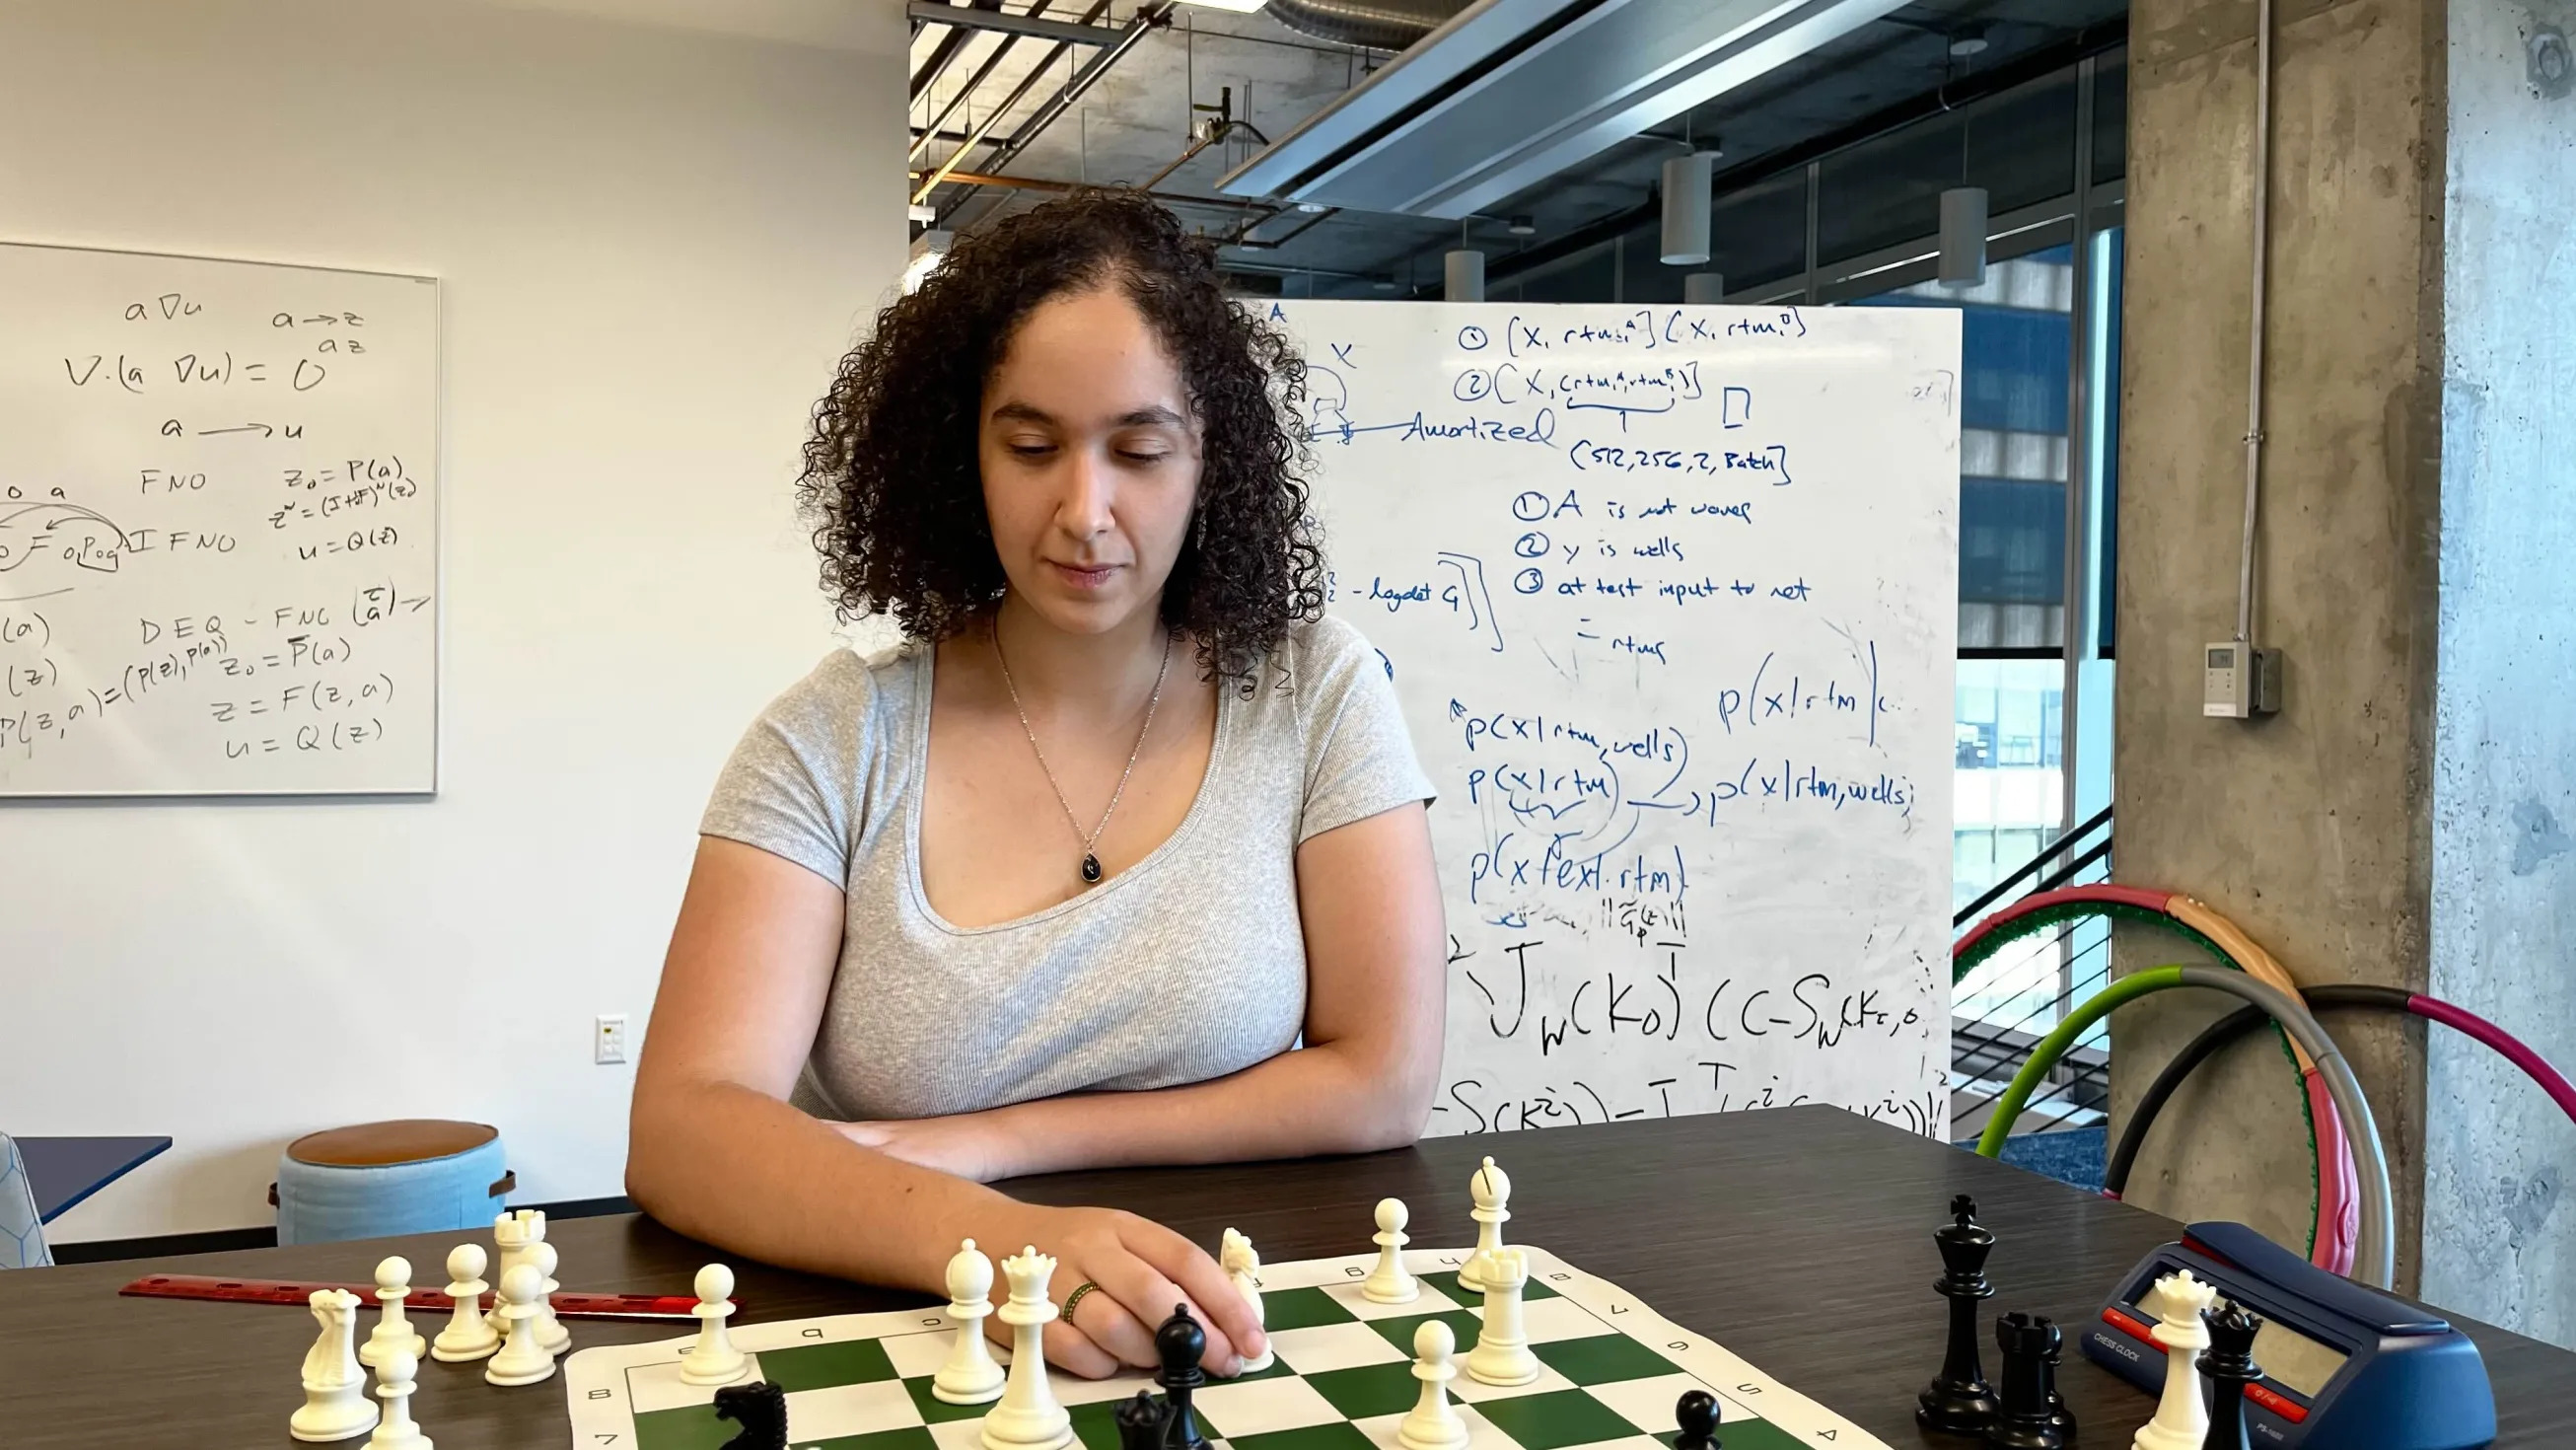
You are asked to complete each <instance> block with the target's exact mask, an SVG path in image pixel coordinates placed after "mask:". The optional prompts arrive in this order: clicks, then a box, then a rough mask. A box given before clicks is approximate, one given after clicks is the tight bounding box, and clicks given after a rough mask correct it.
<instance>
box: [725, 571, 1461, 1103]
mask: <svg viewBox="0 0 2576 1450" xmlns="http://www.w3.org/2000/svg"><path fill="white" fill-rule="evenodd" d="M935 653H936V652H935V651H934V650H932V649H930V648H928V647H926V646H914V645H906V646H902V647H899V648H897V649H894V650H891V651H888V652H887V653H885V654H882V655H879V656H876V657H874V658H871V659H864V660H863V659H861V658H860V657H859V656H857V655H855V654H852V653H850V652H849V651H846V650H843V651H837V652H835V653H833V654H832V655H830V656H827V657H826V658H825V659H824V660H823V662H822V663H821V664H819V665H817V666H815V668H814V672H813V673H812V674H810V675H807V676H806V677H805V678H804V679H803V680H802V681H800V682H799V683H797V684H796V685H795V686H794V687H793V688H791V689H790V690H788V691H787V693H786V694H784V695H781V696H779V697H778V698H777V699H776V700H775V701H773V702H771V704H770V706H769V708H768V709H767V710H765V711H763V712H762V713H761V716H760V718H759V719H758V720H757V721H755V722H754V723H753V725H752V727H751V729H750V731H749V732H748V733H746V734H745V735H744V736H743V739H742V743H741V744H740V745H739V746H737V747H735V750H734V753H733V759H732V760H731V761H730V762H728V763H727V764H726V766H725V768H724V773H723V774H722V775H721V776H720V777H718V779H717V781H716V789H715V797H714V799H713V800H712V801H710V802H709V803H708V806H707V813H706V818H705V820H704V821H703V822H702V823H701V825H700V827H699V829H700V830H701V831H702V832H703V833H704V834H706V835H710V836H721V837H723V838H725V839H727V840H733V841H741V842H743V843H745V844H747V845H752V846H757V847H759V848H760V849H762V850H764V851H768V852H770V853H772V854H774V855H778V856H782V857H785V858H786V859H787V860H790V861H793V862H795V863H796V864H798V865H800V866H803V867H805V868H806V869H807V870H810V871H812V872H814V873H815V874H816V875H818V876H821V877H822V878H823V879H825V880H827V881H830V882H833V883H834V884H836V885H838V886H840V887H841V888H842V891H843V894H844V898H845V900H846V901H847V903H848V905H847V913H846V927H845V931H844V934H843V936H842V939H841V959H840V964H839V966H838V967H837V968H836V969H835V970H834V972H833V976H832V990H831V995H830V997H829V999H828V1000H827V1001H826V1002H825V1004H824V1008H823V1020H822V1023H821V1025H820V1026H819V1028H818V1029H817V1030H816V1033H815V1037H814V1050H813V1053H812V1055H811V1056H810V1057H809V1058H808V1059H807V1062H806V1066H805V1071H804V1073H803V1075H802V1077H801V1079H800V1080H799V1082H798V1084H797V1088H796V1095H795V1102H796V1104H797V1106H799V1107H801V1108H804V1109H805V1110H806V1111H808V1112H811V1113H815V1114H817V1115H820V1116H824V1117H832V1118H842V1119H883V1118H921V1117H931V1116H934V1115H938V1114H944V1113H962V1112H972V1111H975V1110H977V1109H981V1108H991V1107H998V1106H1001V1105H1003V1104H1006V1103H1015V1102H1025V1101H1028V1100H1030V1099H1033V1098H1043V1097H1053V1096H1056V1095H1057V1094H1060V1093H1068V1092H1080V1091H1084V1090H1088V1089H1122V1088H1129V1089H1132V1088H1157V1087H1170V1086H1174V1085H1176V1084H1181V1083H1192V1082H1204V1081H1206V1080H1207V1079H1209V1078H1214V1077H1222V1076H1224V1075H1225V1074H1227V1073H1230V1072H1236V1071H1239V1070H1241V1069H1243V1068H1246V1067H1250V1066H1251V1065H1253V1064H1254V1063H1257V1062H1260V1061H1263V1060H1264V1059H1266V1058H1270V1057H1273V1056H1276V1055H1277V1054H1279V1053H1281V1052H1284V1051H1286V1050H1287V1049H1288V1048H1289V1047H1290V1046H1291V1045H1292V1044H1293V1043H1295V1042H1296V1040H1297V1035H1298V1032H1299V1030H1300V1028H1301V1026H1302V1024H1303V1022H1304V1019H1305V1015H1306V948H1305V938H1304V936H1303V934H1302V931H1301V929H1300V922H1299V917H1298V912H1297V869H1296V849H1297V846H1298V845H1299V844H1300V843H1302V842H1303V841H1305V840H1306V839H1307V838H1308V837H1310V836H1314V835H1316V834H1318V833H1320V832H1324V831H1329V830H1331V829H1333V828H1334V827H1335V826H1341V825H1347V824H1349V823H1350V822H1352V821H1356V820H1360V819H1363V818H1365V817H1368V816H1373V815H1376V814H1377V813H1379V812H1381V811H1385V810H1388V809H1391V808H1393V807H1395V806H1398V805H1402V804H1403V803H1405V802H1407V801H1417V800H1428V799H1430V798H1431V796H1432V790H1431V782H1430V781H1429V779H1428V778H1427V777H1425V776H1424V775H1423V773H1422V767H1421V765H1420V764H1419V763H1418V762H1417V761H1416V760H1415V758H1414V754H1413V742H1412V739H1411V737H1409V736H1408V735H1406V733H1405V729H1404V719H1403V716H1402V715H1401V714H1400V713H1399V712H1398V710H1397V707H1396V700H1395V689H1394V686H1393V685H1392V683H1391V682H1390V679H1389V674H1390V669H1389V666H1388V665H1387V664H1386V662H1385V659H1384V657H1383V656H1381V655H1379V654H1378V652H1377V651H1376V650H1375V649H1373V648H1371V647H1370V646H1369V643H1368V641H1367V640H1365V639H1363V638H1362V637H1361V636H1360V633H1359V631H1358V630H1356V629H1353V628H1352V627H1351V626H1349V625H1347V624H1344V623H1342V622H1341V621H1339V620H1334V619H1325V620H1320V621H1317V622H1315V623H1313V624H1309V625H1302V626H1299V627H1297V628H1295V629H1293V630H1291V631H1290V632H1289V635H1288V637H1287V638H1286V639H1285V640H1283V641H1282V642H1281V644H1280V645H1279V647H1278V648H1277V649H1276V650H1274V651H1272V653H1271V655H1270V656H1269V658H1268V660H1267V661H1265V662H1264V663H1263V664H1262V665H1261V666H1260V667H1259V669H1258V671H1257V672H1256V674H1255V676H1254V678H1255V684H1254V686H1253V690H1252V693H1251V694H1250V695H1249V696H1246V695H1244V694H1243V693H1241V691H1240V690H1239V689H1237V688H1235V687H1233V686H1231V685H1228V686H1224V687H1221V688H1219V690H1218V691H1217V714H1216V740H1215V744H1214V745H1213V747H1212V748H1211V749H1210V751H1209V754H1208V764H1207V774H1206V776H1205V778H1204V779H1203V780H1202V781H1201V783H1200V785H1199V792H1198V797H1197V799H1196V800H1195V801H1193V802H1192V803H1191V806H1190V810H1189V813H1188V815H1187V816H1185V817H1184V818H1183V819H1182V821H1181V824H1180V826H1179V827H1178V828H1177V829H1175V830H1174V831H1173V832H1172V835H1171V837H1170V839H1168V840H1166V841H1164V842H1163V844H1162V845H1161V846H1159V847H1157V848H1156V849H1155V850H1154V852H1153V853H1152V854H1151V855H1149V856H1147V857H1146V858H1145V859H1144V860H1142V861H1139V862H1137V863H1136V864H1135V865H1134V866H1131V867H1129V868H1128V869H1127V870H1125V871H1121V872H1119V873H1118V874H1117V875H1115V876H1112V877H1110V878H1109V879H1108V880H1106V881H1104V882H1102V883H1101V884H1100V885H1098V886H1095V887H1093V888H1091V889H1090V890H1088V891H1086V892H1084V893H1083V894H1082V895H1080V896H1077V897H1075V898H1073V899H1072V900H1070V901H1066V902H1063V903H1060V904H1058V905H1055V906H1051V907H1048V908H1047V909H1046V910H1044V911H1041V912H1038V913H1036V914H1035V915H1032V916H1025V917H1021V918H1019V919H1018V920H1015V921H1007V922H1001V923H997V924H995V925H992V926H983V927H973V928H966V927H958V926H954V925H951V924H950V923H948V922H947V921H944V920H942V919H941V918H940V916H939V915H938V913H936V912H934V911H932V910H931V908H930V902H929V899H928V897H927V896H926V895H924V893H923V891H922V886H921V780H922V769H923V764H922V762H923V756H924V752H925V749H926V747H927V745H928V743H929V736H930V678H931V665H932V660H933V657H934V655H935Z"/></svg>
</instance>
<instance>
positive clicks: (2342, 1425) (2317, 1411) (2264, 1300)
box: [2082, 1223, 2496, 1450]
mask: <svg viewBox="0 0 2576 1450" xmlns="http://www.w3.org/2000/svg"><path fill="white" fill-rule="evenodd" d="M2179 1269H2189V1270H2190V1271H2191V1272H2192V1275H2193V1277H2195V1278H2198V1279H2201V1280H2203V1281H2205V1282H2207V1283H2211V1284H2215V1285H2217V1286H2218V1292H2219V1293H2220V1294H2221V1295H2223V1296H2224V1297H2226V1298H2229V1299H2233V1300H2235V1301H2237V1302H2238V1303H2240V1304H2243V1305H2244V1306H2246V1307H2247V1308H2249V1309H2251V1310H2253V1311H2254V1312H2255V1313H2257V1314H2259V1315H2261V1316H2263V1321H2264V1322H2263V1328H2262V1331H2261V1332H2260V1333H2259V1334H2257V1335H2256V1336H2255V1339H2254V1360H2255V1362H2256V1363H2257V1364H2259V1365H2261V1366H2262V1367H2263V1379H2262V1381H2261V1382H2260V1383H2258V1384H2255V1385H2252V1386H2249V1387H2248V1388H2247V1389H2246V1392H2245V1425H2246V1429H2247V1432H2248V1434H2249V1435H2250V1437H2251V1438H2252V1440H2253V1443H2255V1444H2256V1445H2261V1446H2279V1447H2283V1450H2300V1447H2312V1450H2475V1447H2477V1446H2481V1445H2485V1444H2487V1443H2489V1442H2490V1441H2492V1440H2494V1439H2495V1433H2496V1418H2495V1394H2494V1391H2493V1390H2491V1389H2490V1388H2489V1387H2488V1385H2487V1370H2486V1364H2485V1362H2484V1361H2483V1360H2481V1359H2479V1358H2478V1348H2477V1346H2476V1345H2474V1344H2471V1343H2470V1342H2469V1337H2468V1336H2467V1335H2465V1334H2462V1333H2461V1332H2460V1331H2459V1330H2457V1329H2454V1328H2452V1327H2451V1324H2450V1322H2449V1321H2447V1320H2445V1319H2443V1318H2442V1317H2441V1316H2439V1315H2437V1314H2434V1313H2432V1312H2431V1311H2429V1310H2424V1309H2418V1308H2416V1307H2415V1306H2414V1305H2412V1304H2408V1303H2405V1302H2404V1301H2402V1300H2398V1299H2393V1298H2390V1297H2389V1296H2388V1295H2386V1294H2382V1293H2380V1292H2379V1291H2377V1290H2375V1289H2366V1288H2364V1287H2362V1286H2361V1285H2359V1284H2355V1283H2353V1282H2352V1281H2351V1280H2349V1279H2345V1278H2342V1277H2340V1276H2338V1275H2335V1274H2331V1273H2328V1272H2326V1271H2325V1270H2323V1269H2320V1268H2318V1267H2316V1266H2315V1265H2313V1264H2311V1263H2309V1262H2308V1261H2306V1260H2305V1259H2302V1258H2300V1257H2299V1256H2298V1255H2296V1254H2294V1253H2291V1252H2290V1251H2289V1250H2287V1249H2284V1248H2282V1247H2281V1246H2279V1245H2278V1244H2275V1243H2273V1242H2272V1241H2271V1240H2269V1239H2266V1238H2264V1237H2263V1236H2262V1235H2260V1234H2258V1233H2256V1232H2254V1230H2252V1229H2250V1228H2247V1227H2246V1226H2245V1225H2243V1224H2241V1223H2196V1224H2192V1225H2190V1226H2189V1227H2187V1228H2185V1229H2184V1230H2183V1237H2182V1242H2180V1243H2174V1244H2166V1245H2165V1246H2164V1247H2162V1248H2160V1249H2157V1250H2156V1251H2155V1252H2153V1253H2151V1254H2149V1255H2147V1256H2146V1258H2145V1259H2144V1260H2142V1261H2140V1262H2139V1264H2138V1266H2137V1267H2136V1268H2135V1269H2132V1270H2130V1271H2129V1275H2128V1277H2127V1278H2125V1279H2123V1280H2121V1281H2120V1286H2119V1288H2118V1289H2116V1290H2114V1291H2113V1293H2112V1295H2111V1299H2110V1302H2109V1303H2107V1304H2105V1305H2104V1306H2103V1307H2102V1313H2101V1316H2100V1318H2099V1319H2098V1320H2097V1321H2096V1322H2094V1323H2092V1324H2090V1325H2087V1326H2086V1327H2085V1331H2084V1336H2083V1341H2082V1343H2083V1350H2084V1356H2085V1358H2087V1359H2090V1360H2092V1361H2093V1362H2094V1363H2096V1364H2098V1365H2101V1366H2102V1367H2104V1368H2105V1369H2108V1370H2110V1371H2111V1372H2112V1373H2113V1374H2116V1375H2118V1376H2120V1377H2121V1378H2122V1379H2125V1380H2127V1381H2128V1382H2129V1383H2131V1384H2133V1385H2136V1386H2137V1387H2138V1388H2140V1389H2142V1390H2145V1391H2146V1392H2147V1393H2149V1394H2157V1393H2159V1392H2161V1391H2162V1390H2163V1388H2164V1383H2165V1364H2166V1357H2165V1350H2164V1348H2163V1346H2161V1345H2159V1344H2157V1343H2156V1342H2155V1341H2154V1340H2153V1338H2151V1337H2150V1336H2151V1331H2152V1330H2153V1328H2154V1325H2155V1322H2156V1319H2157V1315H2156V1313H2155V1310H2154V1297H2155V1286H2156V1280H2158V1279H2160V1278H2162V1277H2164V1276H2165V1275H2167V1274H2171V1273H2173V1272H2175V1271H2176V1270H2179Z"/></svg>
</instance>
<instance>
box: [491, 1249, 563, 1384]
mask: <svg viewBox="0 0 2576 1450" xmlns="http://www.w3.org/2000/svg"><path fill="white" fill-rule="evenodd" d="M544 1282H545V1280H543V1279H540V1278H538V1277H537V1266H536V1265H534V1264H520V1265H518V1266H516V1267H514V1268H512V1269H511V1270H510V1272H508V1273H506V1274H503V1275H502V1276H501V1293H500V1301H501V1323H502V1324H503V1325H504V1326H506V1330H505V1332H504V1333H503V1335H502V1338H501V1352H500V1353H499V1354H496V1355H494V1356H492V1362H491V1363H490V1364H487V1365H485V1366H483V1378H484V1381H485V1382H486V1383H489V1384H496V1385H532V1384H536V1383H537V1382H539V1381H540V1380H549V1379H552V1378H554V1373H555V1357H554V1356H553V1355H551V1354H548V1353H546V1346H545V1342H544V1341H543V1340H540V1339H539V1338H537V1288H538V1286H539V1285H541V1284H543V1283H544Z"/></svg>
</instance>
